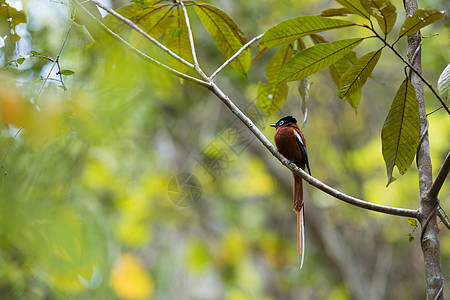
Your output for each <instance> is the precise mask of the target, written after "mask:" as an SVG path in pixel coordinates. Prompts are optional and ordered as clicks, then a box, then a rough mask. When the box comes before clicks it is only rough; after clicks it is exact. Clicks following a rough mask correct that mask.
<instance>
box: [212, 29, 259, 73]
mask: <svg viewBox="0 0 450 300" xmlns="http://www.w3.org/2000/svg"><path fill="white" fill-rule="evenodd" d="M263 35H264V33H261V34H260V35H258V36H255V37H254V38H252V39H251V40H250V41H249V42H247V44H245V45H244V46H242V48H241V49H239V50H238V51H237V52H236V53H234V54H233V55H232V56H231V57H230V58H229V59H227V60H226V61H225V62H224V63H223V64H222V65H221V66H220V67H219V68H217V70H216V71H214V73H213V74H212V75H211V76H209V78H208V79H209V80H210V81H211V80H212V79H214V77H216V76H217V74H219V73H220V72H221V71H222V70H223V69H224V68H225V67H226V66H227V65H228V64H230V63H231V62H232V61H233V60H235V59H236V57H238V56H239V55H240V54H241V53H242V52H244V51H245V50H246V49H247V48H248V47H250V45H252V44H253V43H254V42H256V41H258V40H260V39H261V38H262V37H263Z"/></svg>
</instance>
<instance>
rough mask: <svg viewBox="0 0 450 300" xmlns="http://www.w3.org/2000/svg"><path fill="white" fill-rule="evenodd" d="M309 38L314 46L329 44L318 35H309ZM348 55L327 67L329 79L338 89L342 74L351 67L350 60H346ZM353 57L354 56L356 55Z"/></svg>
mask: <svg viewBox="0 0 450 300" xmlns="http://www.w3.org/2000/svg"><path fill="white" fill-rule="evenodd" d="M310 38H311V40H312V41H313V43H314V44H315V45H317V44H322V43H329V42H328V41H327V40H326V39H325V38H324V37H323V36H321V35H318V34H311V35H310ZM352 52H353V51H351V52H350V53H352ZM350 53H349V54H347V55H346V56H344V57H343V58H341V59H339V60H338V61H337V62H335V63H334V64H332V65H331V66H329V67H328V69H329V70H330V75H331V79H333V82H334V84H336V86H337V87H338V88H339V82H340V81H341V77H342V75H344V73H345V72H346V71H347V70H348V69H350V67H351V66H352V64H351V63H350V59H349V58H347V57H348V56H349V55H350ZM353 53H354V52H353ZM354 55H356V53H355V54H354Z"/></svg>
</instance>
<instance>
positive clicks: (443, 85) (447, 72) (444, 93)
mask: <svg viewBox="0 0 450 300" xmlns="http://www.w3.org/2000/svg"><path fill="white" fill-rule="evenodd" d="M449 86H450V64H448V65H447V67H445V69H444V71H442V73H441V75H440V76H439V79H438V83H437V89H438V92H439V95H441V97H442V99H443V100H444V103H447V98H448V88H449Z"/></svg>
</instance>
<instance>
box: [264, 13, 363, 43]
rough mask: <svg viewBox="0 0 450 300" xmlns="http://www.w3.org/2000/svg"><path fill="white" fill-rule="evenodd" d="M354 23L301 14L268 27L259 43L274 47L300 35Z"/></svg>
mask: <svg viewBox="0 0 450 300" xmlns="http://www.w3.org/2000/svg"><path fill="white" fill-rule="evenodd" d="M354 25H356V24H355V23H353V22H349V21H344V20H338V19H330V18H324V17H319V16H303V17H297V18H293V19H289V20H286V21H284V22H281V23H280V24H278V25H276V26H274V27H272V28H270V29H269V30H267V32H266V33H265V34H264V36H263V37H262V40H261V45H264V46H266V47H275V46H278V45H281V44H286V43H290V42H292V41H294V40H296V39H298V38H301V37H302V36H305V35H309V34H312V33H316V32H322V31H326V30H332V29H339V28H343V27H348V26H354Z"/></svg>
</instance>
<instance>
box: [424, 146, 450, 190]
mask: <svg viewBox="0 0 450 300" xmlns="http://www.w3.org/2000/svg"><path fill="white" fill-rule="evenodd" d="M449 172H450V151H449V152H448V153H447V156H446V157H445V160H444V163H443V164H442V166H441V169H440V170H439V172H438V174H437V176H436V179H435V180H434V182H433V185H432V186H431V188H430V191H429V192H428V196H429V197H431V198H435V197H437V195H438V193H439V191H440V189H441V187H442V185H443V184H444V182H445V179H446V178H447V175H448V173H449Z"/></svg>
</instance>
